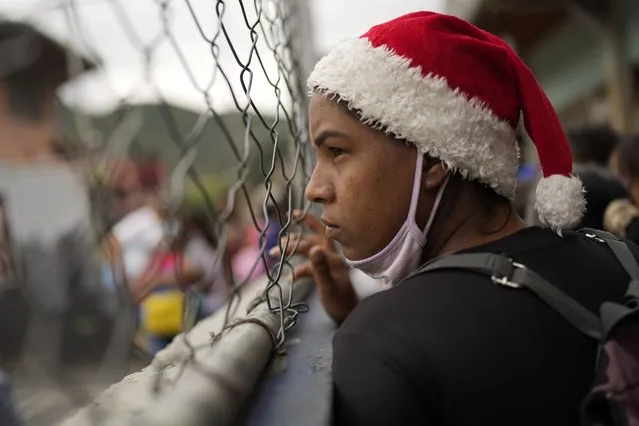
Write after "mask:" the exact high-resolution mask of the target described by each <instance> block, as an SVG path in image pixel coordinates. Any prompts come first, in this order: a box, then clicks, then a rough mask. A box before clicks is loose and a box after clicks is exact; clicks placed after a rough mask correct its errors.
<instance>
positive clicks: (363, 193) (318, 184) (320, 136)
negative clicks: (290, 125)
mask: <svg viewBox="0 0 639 426" xmlns="http://www.w3.org/2000/svg"><path fill="white" fill-rule="evenodd" d="M310 131H311V140H312V143H313V147H314V149H315V150H316V159H317V162H316V165H315V169H314V170H313V174H312V176H311V179H310V181H309V183H308V186H307V187H306V197H307V198H308V199H309V200H310V201H312V202H316V203H321V204H322V205H323V213H322V216H321V218H322V221H323V222H324V224H325V225H327V234H328V235H329V236H330V237H331V238H333V239H334V240H335V241H337V242H338V243H340V245H341V247H342V251H343V253H344V255H345V256H346V257H347V258H348V259H349V260H361V259H365V258H367V257H369V256H372V255H374V254H375V253H377V252H379V251H380V250H382V249H383V248H384V247H385V246H386V245H387V244H388V243H389V242H390V241H391V240H392V238H393V237H394V236H395V234H396V233H397V232H398V231H399V229H400V228H401V226H402V224H403V223H404V221H405V220H406V217H407V215H408V209H409V206H410V198H411V194H412V186H413V178H414V172H415V163H416V159H417V149H415V147H413V146H410V145H407V144H404V143H402V142H398V141H395V140H393V139H392V138H390V137H389V136H387V135H385V134H384V133H382V132H380V131H377V130H373V129H372V128H370V127H369V126H367V125H364V124H362V123H361V122H360V121H359V120H358V119H357V118H356V117H354V116H352V115H351V114H349V113H348V112H347V111H345V109H344V108H343V107H341V106H340V105H338V104H337V103H336V102H334V101H331V100H329V99H327V98H326V97H325V96H322V95H317V94H316V95H313V97H312V99H311V105H310Z"/></svg>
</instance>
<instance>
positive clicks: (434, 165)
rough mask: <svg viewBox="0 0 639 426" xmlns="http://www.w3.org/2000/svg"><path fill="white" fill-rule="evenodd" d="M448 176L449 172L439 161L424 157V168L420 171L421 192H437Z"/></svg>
mask: <svg viewBox="0 0 639 426" xmlns="http://www.w3.org/2000/svg"><path fill="white" fill-rule="evenodd" d="M449 174H450V170H449V169H448V168H447V167H446V166H445V165H444V163H442V162H441V161H439V160H433V159H429V158H428V157H426V158H425V159H424V168H423V170H422V188H423V190H425V191H433V190H435V191H436V190H438V189H439V187H440V186H441V185H442V184H443V183H444V181H445V180H446V177H447V176H448V175H449Z"/></svg>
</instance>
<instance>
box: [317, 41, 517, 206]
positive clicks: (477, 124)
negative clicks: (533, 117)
mask: <svg viewBox="0 0 639 426" xmlns="http://www.w3.org/2000/svg"><path fill="white" fill-rule="evenodd" d="M308 85H309V87H310V88H311V89H312V90H313V91H315V92H317V93H325V94H326V95H327V96H332V97H334V98H336V99H339V100H341V101H344V102H345V103H347V104H348V106H349V108H351V109H355V110H357V111H359V112H360V113H361V119H362V122H364V123H366V124H369V125H372V126H374V127H376V128H378V129H381V128H384V129H386V131H387V132H388V133H392V134H394V135H395V136H397V137H399V138H403V139H406V140H408V141H409V142H412V143H414V144H415V145H417V147H418V148H419V149H420V150H421V151H422V152H424V153H428V154H429V155H432V156H433V157H436V158H438V159H440V160H442V161H443V162H444V163H445V164H446V165H447V166H448V167H450V168H451V169H453V170H455V171H457V172H459V173H460V174H461V175H462V176H463V177H465V178H467V179H469V180H479V181H480V182H482V183H484V184H486V185H488V186H490V187H492V188H493V189H494V190H495V191H496V192H497V193H499V194H501V195H503V196H505V197H507V198H510V199H512V198H514V196H515V190H516V187H517V167H518V163H519V147H518V145H517V143H516V141H515V132H514V129H513V128H512V127H511V126H510V124H509V123H508V122H506V121H503V120H500V119H499V118H498V117H497V116H495V114H494V113H493V112H492V111H491V110H490V109H489V108H487V107H486V106H485V105H484V103H483V102H482V101H480V100H479V99H476V98H472V99H469V98H468V97H467V96H466V95H464V94H463V93H461V92H460V91H459V90H453V89H451V88H450V87H449V86H448V83H447V81H446V79H445V78H444V76H436V75H432V74H428V75H427V76H423V75H422V70H421V67H418V66H411V61H410V60H409V59H407V58H404V57H402V56H399V55H398V54H396V53H395V52H393V51H392V50H390V49H388V48H386V47H383V46H382V47H373V45H372V44H371V43H370V41H368V40H367V39H365V38H359V39H354V40H348V41H346V42H343V43H341V44H340V45H338V46H337V47H336V48H335V49H334V50H333V51H331V53H329V54H328V55H327V56H326V57H324V58H323V59H321V60H320V61H319V62H318V63H317V65H316V66H315V69H314V70H313V72H312V73H311V75H310V77H309V80H308Z"/></svg>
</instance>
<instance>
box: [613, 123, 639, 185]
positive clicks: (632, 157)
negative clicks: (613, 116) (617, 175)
mask: <svg viewBox="0 0 639 426" xmlns="http://www.w3.org/2000/svg"><path fill="white" fill-rule="evenodd" d="M617 149H618V151H617V152H618V161H619V171H620V172H621V175H622V176H623V177H624V178H625V179H628V180H637V179H639V134H634V135H628V136H624V137H622V138H621V140H620V141H619V146H618V148H617Z"/></svg>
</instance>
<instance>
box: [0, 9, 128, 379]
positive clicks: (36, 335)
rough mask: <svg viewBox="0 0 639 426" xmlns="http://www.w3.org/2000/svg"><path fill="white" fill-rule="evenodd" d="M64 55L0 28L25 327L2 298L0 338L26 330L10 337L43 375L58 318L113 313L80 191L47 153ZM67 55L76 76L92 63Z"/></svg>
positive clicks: (8, 169) (3, 191)
mask: <svg viewBox="0 0 639 426" xmlns="http://www.w3.org/2000/svg"><path fill="white" fill-rule="evenodd" d="M69 56H72V57H73V56H74V54H73V53H72V52H70V51H68V50H67V49H66V48H65V47H63V46H62V45H60V44H58V43H57V42H56V41H54V40H52V39H51V38H49V37H47V36H45V35H43V34H42V33H39V32H38V31H36V30H35V29H33V28H32V27H29V26H27V25H25V24H21V23H15V22H7V21H2V22H0V57H1V58H2V60H1V61H0V196H2V199H3V207H4V209H5V219H6V226H7V228H8V230H9V232H10V234H11V259H12V261H13V266H14V268H15V271H14V272H15V277H16V280H17V281H18V282H19V287H18V288H19V289H20V290H21V291H23V292H26V293H28V298H29V300H30V301H31V302H32V303H31V304H30V306H31V307H32V308H33V311H32V312H31V314H30V316H29V324H30V326H29V327H27V325H25V324H23V323H20V321H19V318H24V315H23V314H24V313H22V312H18V310H20V309H23V307H24V304H19V303H15V300H14V299H12V298H8V297H5V298H3V299H2V303H1V306H0V312H1V313H2V315H3V319H2V321H0V323H2V333H5V332H7V333H9V334H10V335H11V330H9V329H10V328H12V327H13V328H19V333H22V334H24V331H25V330H28V335H27V336H20V337H16V336H15V335H14V337H16V339H19V340H21V337H24V339H25V341H24V345H21V347H24V348H26V349H29V352H28V353H26V354H24V353H23V354H22V355H24V356H26V357H27V358H29V359H30V358H31V357H37V359H38V361H37V364H38V365H39V366H40V367H42V368H44V369H45V370H47V371H48V372H49V373H59V372H60V369H59V367H60V361H61V356H62V347H61V345H62V334H63V328H64V321H66V319H68V318H69V315H73V312H74V309H76V308H79V309H84V310H85V313H90V312H95V313H96V314H97V313H98V312H99V313H102V314H104V315H107V316H108V315H113V310H114V309H115V307H116V299H115V298H113V297H111V296H110V295H108V294H107V293H104V292H103V291H102V290H103V289H102V287H101V286H100V279H99V271H98V265H97V263H96V261H95V255H96V252H97V250H96V247H97V244H96V242H95V239H94V235H93V231H92V229H91V214H90V203H89V196H88V189H87V187H86V185H85V182H84V181H83V179H82V176H79V175H78V174H77V172H76V171H75V170H74V169H73V167H71V165H70V164H68V163H66V162H65V161H64V159H63V158H61V157H60V156H59V155H58V154H57V152H56V147H55V141H56V137H57V135H56V130H57V123H58V112H59V105H58V100H57V97H56V90H57V89H58V87H59V86H61V85H62V84H63V83H65V82H67V81H68V80H70V79H71V78H72V77H74V76H72V75H71V73H70V71H69V69H68V63H69ZM75 59H77V60H79V61H80V62H82V63H83V64H84V69H85V70H86V69H89V68H91V67H93V65H92V64H90V63H88V61H86V60H84V59H81V58H78V57H77V56H76V57H75ZM81 305H82V306H81ZM5 336H6V335H5ZM3 341H13V342H15V340H12V339H11V338H8V337H7V338H5V337H3ZM3 346H4V347H3V348H2V349H3V351H4V350H9V347H13V346H14V345H3ZM76 349H77V348H76ZM80 349H81V348H80ZM70 350H73V349H70ZM66 352H67V351H66V350H65V353H66ZM13 355H16V353H14V354H13Z"/></svg>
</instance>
